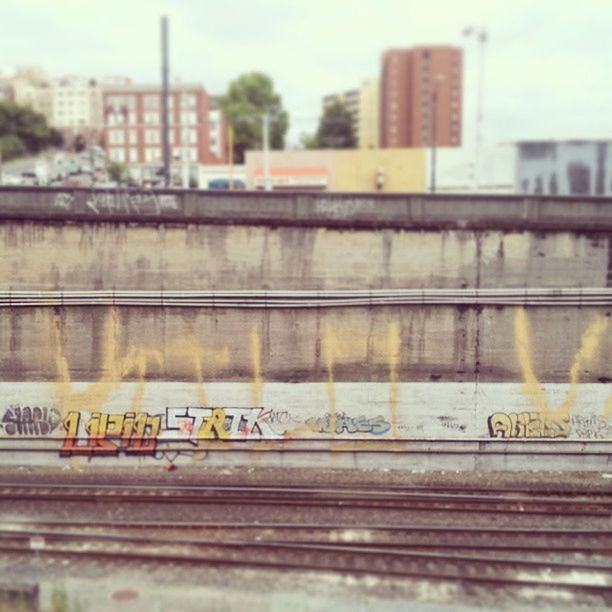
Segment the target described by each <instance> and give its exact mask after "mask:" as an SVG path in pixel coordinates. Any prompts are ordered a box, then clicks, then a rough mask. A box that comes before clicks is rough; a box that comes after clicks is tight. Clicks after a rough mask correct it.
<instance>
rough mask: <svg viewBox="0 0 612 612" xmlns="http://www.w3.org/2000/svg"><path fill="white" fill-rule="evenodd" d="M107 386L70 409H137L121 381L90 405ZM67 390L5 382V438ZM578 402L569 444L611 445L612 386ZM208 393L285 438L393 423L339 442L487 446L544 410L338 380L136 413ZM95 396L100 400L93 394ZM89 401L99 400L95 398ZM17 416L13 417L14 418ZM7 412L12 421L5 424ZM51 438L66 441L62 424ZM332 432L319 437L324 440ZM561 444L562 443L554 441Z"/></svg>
mask: <svg viewBox="0 0 612 612" xmlns="http://www.w3.org/2000/svg"><path fill="white" fill-rule="evenodd" d="M102 384H104V383H85V382H77V383H72V384H71V385H70V389H71V393H72V394H75V395H78V394H83V395H82V397H81V399H80V400H77V399H75V401H74V402H73V404H72V408H74V409H77V410H79V411H81V412H82V413H84V414H86V415H90V414H91V413H92V412H94V411H97V410H101V411H102V412H107V413H113V414H123V413H126V412H129V411H130V410H132V409H133V407H134V402H135V399H136V398H137V394H138V391H139V383H136V382H124V383H121V384H120V385H119V386H118V387H117V388H116V389H115V390H113V391H111V392H110V393H108V396H107V397H106V398H105V399H104V401H103V402H102V403H101V404H99V405H93V404H91V403H90V402H89V399H88V392H91V391H92V390H98V391H99V390H100V389H101V387H100V385H102ZM541 388H542V389H543V390H544V393H545V398H546V402H547V404H548V406H549V407H550V409H551V410H554V409H556V408H558V407H560V406H562V405H563V403H564V402H565V401H566V399H567V397H568V392H569V390H570V385H569V384H552V383H550V384H543V385H542V386H541ZM61 390H62V386H61V385H60V384H59V383H48V382H10V383H0V424H1V425H2V428H1V430H0V436H1V438H2V439H3V440H7V439H15V437H16V435H15V434H13V435H12V436H11V435H9V434H8V433H7V423H10V422H11V421H10V417H11V415H12V417H13V418H14V417H15V408H24V407H30V408H32V407H34V406H38V407H46V408H48V409H49V410H51V409H55V410H58V412H62V413H65V411H66V408H67V407H66V406H62V405H61V397H62V395H61ZM576 391H577V392H576V398H575V401H574V402H573V405H572V406H571V407H570V410H569V425H570V429H569V436H568V439H569V440H597V439H599V440H604V439H608V440H612V413H611V414H608V415H606V403H607V402H610V397H611V395H612V385H611V384H590V383H589V384H586V383H585V384H579V385H578V386H577V390H576ZM202 392H204V394H205V399H206V401H205V406H207V407H236V408H238V407H243V408H249V407H256V406H261V407H263V408H264V409H265V410H266V411H267V410H271V411H272V418H271V419H270V421H269V422H270V426H271V427H272V429H273V430H274V431H275V432H276V433H278V434H279V435H280V436H283V435H284V434H286V433H288V432H291V430H292V429H297V430H298V431H297V432H296V434H295V438H296V439H300V438H310V437H313V436H315V437H316V436H317V433H316V432H313V431H311V430H306V429H304V427H300V426H303V425H304V423H305V422H307V421H308V420H309V419H325V417H326V415H335V417H336V424H337V423H338V419H339V418H342V417H344V416H346V417H348V418H359V417H361V416H363V417H365V418H366V419H369V418H374V417H377V416H380V417H381V418H382V419H383V420H384V421H386V422H388V423H389V425H390V426H389V428H388V430H387V431H386V432H385V433H384V434H381V435H373V434H371V433H365V432H359V433H352V434H351V433H349V432H347V431H343V432H342V433H341V434H340V435H336V436H333V437H334V439H343V438H346V439H350V440H359V439H367V440H375V439H401V440H410V439H424V438H432V439H441V440H470V439H483V440H484V439H486V440H489V439H491V438H490V433H489V428H488V424H487V420H488V419H489V417H490V416H491V415H493V414H494V413H499V412H502V413H505V414H507V415H510V414H521V413H536V412H538V410H539V408H538V405H537V404H536V403H534V399H533V398H532V396H531V395H530V394H529V393H527V392H526V391H525V389H524V386H523V385H522V384H520V383H481V384H479V383H452V382H448V383H447V382H444V383H433V382H432V383H426V382H414V383H398V384H397V387H396V395H395V397H396V398H397V405H396V407H393V406H392V404H391V399H392V387H391V384H390V383H371V382H339V383H335V384H333V386H332V385H330V384H328V383H280V382H269V383H264V384H263V385H262V386H261V389H260V392H261V396H260V397H259V389H257V388H256V387H255V386H254V385H253V384H251V383H233V382H227V383H224V382H212V383H206V384H205V385H204V386H203V388H202V387H201V386H200V385H198V384H197V383H183V382H147V383H145V385H144V389H143V395H142V401H141V403H140V405H139V406H138V408H139V409H140V410H141V411H142V412H146V413H148V414H151V415H158V414H163V415H165V413H166V409H167V408H169V407H170V408H181V407H189V406H191V407H198V406H202V403H201V402H200V400H199V398H200V397H201V395H202ZM96 395H97V394H96ZM92 397H94V395H93V394H92ZM9 411H12V412H9ZM7 414H9V419H8V421H7ZM53 435H54V436H57V437H59V438H62V437H63V435H64V430H63V427H62V426H59V427H57V428H56V430H55V431H54V433H53ZM328 435H329V434H325V433H323V434H319V437H321V436H322V437H326V436H328ZM555 439H557V438H555Z"/></svg>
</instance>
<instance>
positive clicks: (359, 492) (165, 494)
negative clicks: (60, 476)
mask: <svg viewBox="0 0 612 612" xmlns="http://www.w3.org/2000/svg"><path fill="white" fill-rule="evenodd" d="M3 500H35V501H54V502H76V501H79V502H120V503H133V502H141V503H143V502H144V503H147V502H155V503H156V504H161V503H179V504H187V503H190V504H217V505H218V504H236V505H256V506H299V507H301V508H307V507H313V508H314V507H316V508H322V507H337V508H355V509H357V508H365V509H380V510H416V511H418V510H433V511H443V512H444V511H446V512H455V513H457V512H462V513H466V512H468V513H473V512H478V513H497V514H499V513H507V514H522V515H526V514H533V515H537V514H539V515H563V516H584V517H587V516H593V517H603V518H606V517H607V518H610V517H612V494H608V493H591V494H588V495H585V494H576V493H574V494H571V495H568V494H555V495H541V494H537V493H534V492H530V493H526V492H509V491H503V490H497V491H489V492H487V493H482V492H480V493H473V492H471V491H468V490H465V491H460V490H454V491H426V490H425V491H424V490H418V491H417V490H411V489H397V488H393V489H390V488H382V487H381V488H373V487H368V488H338V487H333V488H328V487H296V486H293V487H285V486H269V485H266V486H260V485H258V486H253V485H250V486H222V485H157V486H143V485H100V484H78V485H77V484H72V485H66V484H43V483H29V484H14V483H0V502H1V501H3Z"/></svg>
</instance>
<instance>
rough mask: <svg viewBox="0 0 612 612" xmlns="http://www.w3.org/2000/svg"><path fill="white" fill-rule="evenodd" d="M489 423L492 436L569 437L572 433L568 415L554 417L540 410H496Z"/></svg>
mask: <svg viewBox="0 0 612 612" xmlns="http://www.w3.org/2000/svg"><path fill="white" fill-rule="evenodd" d="M487 425H488V427H489V435H490V436H491V437H492V438H567V437H568V436H569V435H570V421H569V417H568V416H563V417H559V418H558V417H554V416H548V415H543V414H541V413H539V412H520V413H518V414H517V413H516V412H511V413H510V414H506V413H505V412H496V413H495V414H492V415H491V416H490V417H489V419H488V421H487Z"/></svg>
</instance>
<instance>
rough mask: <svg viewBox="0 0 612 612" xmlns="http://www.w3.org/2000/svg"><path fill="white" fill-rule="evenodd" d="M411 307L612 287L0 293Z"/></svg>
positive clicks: (24, 301)
mask: <svg viewBox="0 0 612 612" xmlns="http://www.w3.org/2000/svg"><path fill="white" fill-rule="evenodd" d="M411 305H417V306H577V307H581V306H612V288H584V287H581V288H513V289H508V288H504V289H497V288H491V289H488V288H487V289H372V290H350V289H348V290H310V291H286V290H270V291H269V290H219V291H217V290H195V291H183V290H176V291H168V290H164V291H160V290H158V291H144V290H117V291H115V290H93V291H13V290H8V291H6V290H5V291H0V308H2V307H4V308H11V307H19V308H21V307H28V306H30V307H45V306H54V307H58V306H59V307H70V306H140V307H168V308H175V307H184V308H332V307H350V306H360V307H370V306H411Z"/></svg>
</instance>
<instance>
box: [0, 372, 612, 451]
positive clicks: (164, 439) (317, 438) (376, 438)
mask: <svg viewBox="0 0 612 612" xmlns="http://www.w3.org/2000/svg"><path fill="white" fill-rule="evenodd" d="M74 382H78V381H74ZM126 382H130V381H126ZM153 382H155V381H153ZM416 382H417V384H418V381H416ZM340 384H341V383H340ZM365 384H367V383H365ZM440 384H444V383H440ZM495 384H502V385H503V384H514V383H495ZM544 384H547V383H544ZM594 384H596V383H594ZM343 436H344V437H343ZM117 439H118V438H117ZM63 440H64V436H63V435H61V436H58V435H51V436H50V435H46V436H35V435H33V436H30V435H8V436H7V435H3V436H0V443H2V442H5V441H10V442H33V441H35V442H63ZM70 440H71V441H73V442H74V443H75V445H78V444H79V443H83V446H77V448H79V449H86V448H87V446H86V445H87V442H89V441H90V440H91V438H90V437H87V436H74V437H71V438H70ZM156 440H157V443H158V445H160V446H161V445H162V444H163V445H164V447H163V448H158V449H157V450H159V451H162V450H164V449H166V448H167V447H166V446H165V445H167V444H171V443H178V442H183V443H187V442H189V443H191V444H192V446H191V447H182V450H188V451H195V450H197V449H198V448H199V446H196V445H194V444H193V438H192V437H187V436H174V435H173V436H169V435H168V436H166V435H165V434H163V433H162V434H159V435H158V436H157V438H156ZM366 440H367V441H368V442H370V443H381V444H389V443H395V444H407V443H419V444H427V443H442V444H507V445H512V446H518V445H523V446H529V445H536V444H540V445H541V444H549V445H552V444H554V445H555V446H556V445H558V444H564V445H567V446H570V445H572V444H573V445H580V444H582V445H598V444H612V438H551V437H540V438H501V437H498V436H495V437H492V438H482V437H481V438H468V437H465V438H434V437H430V438H427V437H418V438H417V437H413V438H401V437H395V438H388V437H385V436H384V434H383V435H371V434H369V435H368V436H363V437H360V436H356V435H355V434H350V438H349V437H346V436H345V434H344V433H342V434H333V433H330V434H320V435H313V436H303V437H300V438H262V439H260V440H249V439H247V438H244V439H214V440H197V441H198V444H199V445H202V444H209V443H211V442H212V443H220V444H222V445H223V446H225V445H228V444H239V445H244V444H253V443H255V444H259V443H261V442H264V443H272V444H277V443H279V442H281V443H283V444H288V443H295V442H297V443H301V442H324V443H326V444H329V442H330V441H331V442H335V443H349V444H350V443H353V442H363V441H366ZM34 448H35V447H34ZM0 450H1V449H0ZM205 450H209V447H207V448H206V449H205ZM300 450H308V449H300ZM92 453H93V454H95V452H93V451H92Z"/></svg>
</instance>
